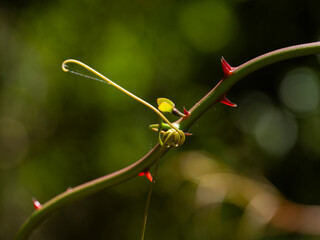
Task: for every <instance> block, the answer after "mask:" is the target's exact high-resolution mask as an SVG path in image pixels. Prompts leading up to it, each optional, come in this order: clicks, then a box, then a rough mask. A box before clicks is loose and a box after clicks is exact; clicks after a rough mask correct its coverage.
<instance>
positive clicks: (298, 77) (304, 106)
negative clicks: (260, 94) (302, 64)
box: [279, 68, 319, 114]
mask: <svg viewBox="0 0 320 240" xmlns="http://www.w3.org/2000/svg"><path fill="white" fill-rule="evenodd" d="M279 94H280V98H281V100H282V101H283V103H284V104H285V105H286V106H287V107H288V108H289V109H290V110H292V111H293V112H294V113H297V114H305V113H308V112H311V111H313V110H315V109H316V108H317V107H318V105H319V85H318V79H317V77H316V76H315V74H314V73H313V72H312V71H311V70H310V69H308V68H299V69H295V70H293V71H291V72H289V73H288V74H287V75H286V76H285V77H284V79H283V80H282V82H281V85H280V88H279Z"/></svg>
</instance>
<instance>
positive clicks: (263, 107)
mask: <svg viewBox="0 0 320 240" xmlns="http://www.w3.org/2000/svg"><path fill="white" fill-rule="evenodd" d="M319 9H320V2H319V1H312V0H305V1H292V0H283V1H279V0H260V1H253V0H228V1H227V0H225V1H222V0H221V1H217V0H212V1H210V0H205V1H202V0H200V1H179V0H175V1H168V0H161V1H153V0H151V1H146V0H133V1H123V0H122V1H121V0H120V1H102V0H95V1H89V0H79V1H76V0H69V1H47V2H43V1H36V0H34V1H1V3H0V239H4V240H5V239H12V238H13V236H14V234H15V233H16V232H17V230H18V228H19V227H20V226H21V224H22V223H23V222H24V221H25V220H26V219H27V218H28V216H30V214H31V213H32V211H33V205H32V201H31V200H32V197H36V198H37V199H38V200H39V201H40V202H42V203H43V202H46V201H47V200H49V199H50V198H52V197H54V196H55V195H57V194H59V193H61V192H63V191H65V190H66V189H67V188H68V187H74V186H77V185H79V184H81V183H84V182H86V181H89V180H91V179H94V178H96V177H100V176H103V175H105V174H108V173H111V172H113V171H116V170H118V169H120V168H122V167H125V166H127V165H129V164H131V163H133V162H135V161H136V160H138V159H139V158H140V157H142V156H144V154H146V153H147V152H148V151H149V150H150V149H151V148H152V147H153V146H154V144H155V143H156V142H157V136H156V134H155V133H154V132H152V131H150V130H149V129H148V125H149V124H152V123H156V122H157V116H156V115H155V114H154V113H153V112H152V111H151V110H149V109H147V108H146V107H145V106H143V105H141V104H139V103H138V102H136V101H134V100H132V99H130V98H129V97H128V96H126V95H124V94H123V93H121V92H119V91H118V90H116V89H115V88H113V87H110V86H108V85H104V84H101V83H99V82H96V81H92V80H89V79H86V78H82V77H79V76H76V75H72V74H68V73H65V72H63V71H62V70H61V63H62V62H63V61H64V60H66V59H68V58H74V59H78V60H80V61H83V62H85V63H86V64H88V65H90V66H92V67H93V68H95V69H97V70H98V71H99V72H101V73H102V74H104V75H106V76H107V77H109V78H110V79H112V80H113V81H115V82H116V83H118V84H120V85H121V86H123V87H125V88H126V89H128V90H129V91H131V92H133V93H135V94H136V95H138V96H139V97H141V98H143V99H145V100H146V101H148V102H150V103H151V104H153V105H156V99H157V98H158V97H166V98H169V99H171V100H172V101H174V102H175V104H176V106H177V107H178V108H179V109H182V108H183V106H185V107H186V108H187V109H188V108H191V107H192V106H193V104H194V103H196V102H197V101H198V100H199V99H200V98H201V97H202V96H204V94H206V93H207V92H208V91H209V90H210V89H211V88H212V87H213V86H214V85H215V84H216V83H217V82H218V81H219V80H220V79H221V77H222V70H221V66H220V58H221V56H224V57H225V58H226V59H227V61H228V62H229V63H230V64H231V65H233V66H237V65H240V64H242V63H244V62H246V61H248V60H250V59H252V58H254V57H256V56H258V55H260V54H263V53H266V52H268V51H272V50H275V49H278V48H282V47H286V46H290V45H295V44H301V43H307V42H312V41H317V40H318V39H319V34H320V31H319V29H320V14H319ZM319 84H320V82H319V58H317V56H309V57H303V58H298V59H293V60H289V61H286V62H282V63H279V64H276V65H272V66H269V67H267V68H265V69H263V70H260V71H258V72H256V73H254V74H252V75H250V76H249V77H246V78H245V79H243V80H242V81H240V82H239V83H238V84H237V85H236V86H235V87H234V88H232V89H231V91H230V92H229V94H228V96H229V98H230V99H231V101H233V102H235V103H237V104H238V107H237V108H230V107H228V106H225V105H222V104H217V105H216V106H215V107H214V108H212V109H211V110H210V111H208V112H207V114H206V115H204V116H203V117H202V118H201V119H200V120H199V121H198V122H197V123H196V124H195V125H194V126H193V127H192V129H191V130H190V131H191V132H193V133H194V135H193V136H192V137H189V138H188V139H187V141H186V143H185V144H184V145H183V146H182V147H181V148H179V149H177V150H174V151H171V152H170V153H169V154H168V155H166V157H165V158H164V159H163V161H162V162H161V165H160V168H159V174H158V178H157V183H156V185H155V189H154V193H153V197H152V201H151V206H150V212H149V220H148V225H147V231H146V238H145V239H168V240H170V239H190V240H191V239H277V240H278V239H320V237H316V236H314V237H312V236H308V235H303V234H299V233H297V234H294V233H290V232H286V231H284V230H280V229H277V228H274V227H272V226H270V225H268V224H267V223H260V222H259V220H255V218H254V217H253V216H251V215H250V213H248V212H250V209H249V210H248V209H247V208H246V204H242V203H241V201H240V204H239V202H238V201H237V200H234V201H233V200H231V201H229V202H224V200H223V196H224V195H223V194H222V195H221V196H222V197H221V198H219V196H220V195H219V194H218V193H217V192H213V193H212V194H213V195H214V196H215V197H216V198H215V197H212V198H209V200H208V201H207V202H206V199H205V197H204V196H203V195H201V188H200V186H199V184H198V183H199V182H197V179H198V178H199V177H202V176H203V175H205V174H211V175H214V174H215V171H220V169H233V171H234V173H239V174H241V175H242V176H246V177H248V178H249V179H251V180H252V181H253V182H264V183H268V184H269V185H274V186H275V187H276V188H277V189H278V190H279V191H280V192H281V194H282V195H283V196H284V197H285V198H287V199H289V200H291V201H294V202H297V203H303V204H314V205H317V204H320V191H319V181H320V175H319V170H320V160H319V158H320V144H319V142H320V111H319ZM172 120H174V118H172ZM206 166H210V167H208V168H207V167H206ZM212 166H214V167H213V168H212ZM198 168H199V169H200V170H199V169H198ZM197 169H198V170H199V171H198V172H197ZM211 169H212V171H211ZM217 169H218V170H217ZM228 171H230V170H228ZM193 172H196V177H195V176H194V175H193ZM147 187H148V181H147V180H146V179H145V178H143V177H137V178H135V179H133V180H131V181H129V182H126V183H124V184H121V185H119V186H116V187H113V188H111V189H107V190H104V191H102V192H100V193H98V194H95V195H93V196H90V197H88V198H85V199H82V200H80V201H77V202H75V203H72V204H70V205H68V206H66V207H64V208H63V209H60V210H59V211H58V212H57V213H56V214H54V215H53V216H51V217H50V218H49V219H48V220H47V221H45V222H44V223H43V224H42V225H41V226H40V228H39V229H38V230H37V231H36V232H35V234H34V235H33V236H32V238H31V239H46V240H50V239H139V236H140V233H141V225H142V218H143V212H144V205H145V200H146V195H147ZM230 188H235V189H236V190H237V185H236V184H235V185H234V186H233V185H232V184H231V186H229V188H224V189H223V191H227V192H231V191H233V190H235V189H230ZM210 199H211V200H210ZM203 202H205V203H206V204H204V203H203ZM223 202H224V203H223ZM248 216H249V217H248ZM248 226H249V227H248Z"/></svg>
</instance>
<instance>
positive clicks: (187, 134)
mask: <svg viewBox="0 0 320 240" xmlns="http://www.w3.org/2000/svg"><path fill="white" fill-rule="evenodd" d="M184 135H186V136H192V135H193V133H187V132H185V133H184Z"/></svg>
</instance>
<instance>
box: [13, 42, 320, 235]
mask: <svg viewBox="0 0 320 240" xmlns="http://www.w3.org/2000/svg"><path fill="white" fill-rule="evenodd" d="M319 52H320V42H315V43H308V44H302V45H296V46H292V47H288V48H282V49H279V50H276V51H273V52H270V53H267V54H264V55H261V56H259V57H257V58H254V59H252V60H251V61H248V62H246V63H244V64H242V65H240V66H238V67H236V68H234V71H233V72H232V74H231V75H229V76H227V77H225V78H224V79H222V80H221V81H220V82H219V83H218V84H217V85H216V86H215V87H214V88H213V89H212V90H211V91H210V92H209V93H208V94H207V95H205V96H204V97H203V98H202V99H201V100H200V101H199V102H198V103H196V104H195V105H194V106H193V107H192V108H191V110H190V112H191V115H190V116H189V117H188V118H181V119H179V120H178V122H179V123H180V124H181V125H180V128H181V129H182V130H183V131H187V130H188V129H189V128H190V127H191V126H192V125H193V124H194V123H195V122H196V121H197V120H198V119H199V118H200V117H201V116H202V115H203V114H204V113H205V112H206V111H207V110H208V109H209V108H210V107H211V106H212V105H214V104H215V103H216V102H217V101H218V100H219V98H220V97H221V96H222V95H223V94H225V93H226V92H227V91H228V90H229V89H230V88H231V87H232V86H233V85H234V84H235V83H236V82H237V81H239V80H240V79H242V78H244V77H245V76H247V75H249V74H250V73H252V72H254V71H256V70H259V69H261V68H263V67H265V66H267V65H270V64H273V63H276V62H279V61H282V60H286V59H290V58H296V57H300V56H305V55H310V54H316V53H319ZM167 151H168V150H166V151H164V152H162V151H160V146H159V144H157V145H156V146H155V147H154V148H153V149H152V150H151V151H150V152H149V153H147V154H146V155H145V156H144V157H143V158H141V159H140V160H138V161H137V162H135V163H134V164H132V165H130V166H128V167H126V168H123V169H121V170H119V171H117V172H114V173H111V174H108V175H106V176H104V177H101V178H97V179H95V180H92V181H90V182H87V183H85V184H82V185H79V186H77V187H75V188H73V189H70V190H67V191H65V192H63V193H61V194H60V195H58V196H56V197H54V198H53V199H51V200H49V201H48V202H46V203H45V204H43V205H42V207H41V208H40V209H38V210H35V211H34V212H33V214H32V215H31V216H30V217H29V218H28V219H27V221H26V222H25V223H24V224H23V225H22V227H21V228H20V230H19V231H18V233H17V235H16V239H17V240H20V239H27V238H28V237H29V236H30V234H31V233H32V232H33V231H34V230H35V229H36V228H37V227H38V226H39V225H40V224H41V223H42V222H43V221H44V219H46V218H47V217H48V216H49V215H50V214H51V213H52V212H54V211H57V210H58V209H59V208H60V207H62V206H64V205H66V204H68V203H71V202H73V201H75V200H78V199H81V198H83V197H85V196H88V195H90V194H93V193H95V192H98V191H100V190H102V189H105V188H108V187H112V186H115V185H117V184H119V183H122V182H124V181H127V180H129V179H131V178H133V177H135V176H137V175H138V173H140V172H142V171H144V170H145V169H146V168H149V167H150V166H152V165H153V164H154V163H155V162H156V160H157V159H159V158H161V157H162V156H163V155H164V154H165V153H166V152H167Z"/></svg>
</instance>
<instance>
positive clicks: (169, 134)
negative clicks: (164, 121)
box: [162, 128, 186, 148]
mask: <svg viewBox="0 0 320 240" xmlns="http://www.w3.org/2000/svg"><path fill="white" fill-rule="evenodd" d="M185 140H186V136H185V134H184V132H183V131H181V130H178V131H177V130H176V129H173V128H171V129H169V130H167V131H166V132H164V133H163V135H162V142H163V146H166V147H175V148H176V147H179V146H181V145H182V144H183V143H184V141H185Z"/></svg>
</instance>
